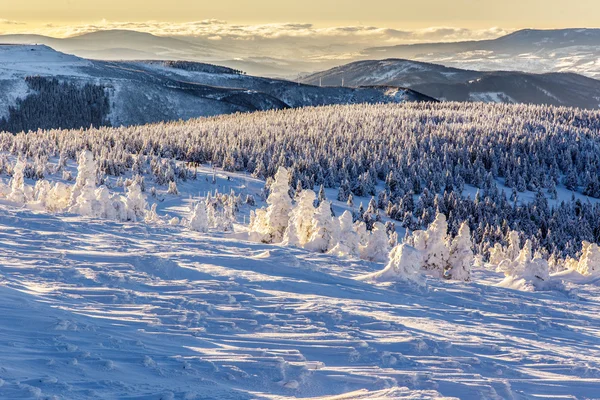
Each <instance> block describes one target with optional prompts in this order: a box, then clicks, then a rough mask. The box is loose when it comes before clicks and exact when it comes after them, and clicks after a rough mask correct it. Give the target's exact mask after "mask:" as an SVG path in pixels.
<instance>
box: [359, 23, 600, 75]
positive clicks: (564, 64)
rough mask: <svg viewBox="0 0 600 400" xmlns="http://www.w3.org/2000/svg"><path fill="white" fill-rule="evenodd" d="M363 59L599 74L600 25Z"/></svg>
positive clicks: (372, 52) (403, 49)
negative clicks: (407, 60)
mask: <svg viewBox="0 0 600 400" xmlns="http://www.w3.org/2000/svg"><path fill="white" fill-rule="evenodd" d="M361 57H362V58H365V59H387V58H403V59H410V60H415V61H425V62H435V63H438V64H442V65H445V66H454V67H461V68H467V69H475V70H509V71H524V72H537V73H547V72H573V73H578V74H582V75H586V76H588V77H592V78H594V77H600V29H555V30H537V29H524V30H520V31H517V32H514V33H511V34H509V35H506V36H502V37H500V38H498V39H493V40H480V41H466V42H456V43H426V44H413V45H400V46H391V47H375V48H370V49H366V50H365V51H364V52H363V53H362V54H361Z"/></svg>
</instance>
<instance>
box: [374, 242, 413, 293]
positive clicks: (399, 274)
mask: <svg viewBox="0 0 600 400" xmlns="http://www.w3.org/2000/svg"><path fill="white" fill-rule="evenodd" d="M422 266H423V255H422V253H421V252H420V251H419V250H417V249H415V248H414V247H411V246H409V245H407V244H399V245H397V246H396V247H394V248H393V249H392V251H391V252H390V254H389V261H388V264H387V265H386V267H385V268H384V269H383V270H382V271H380V272H376V273H374V274H371V275H368V276H366V277H365V278H366V279H367V280H373V281H379V282H396V281H400V282H409V283H413V284H417V285H424V283H425V278H424V277H423V275H421V269H422Z"/></svg>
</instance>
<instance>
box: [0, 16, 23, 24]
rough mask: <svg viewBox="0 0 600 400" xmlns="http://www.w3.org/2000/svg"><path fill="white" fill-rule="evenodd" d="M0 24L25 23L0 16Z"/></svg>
mask: <svg viewBox="0 0 600 400" xmlns="http://www.w3.org/2000/svg"><path fill="white" fill-rule="evenodd" d="M0 25H26V23H25V22H19V21H11V20H9V19H4V18H0Z"/></svg>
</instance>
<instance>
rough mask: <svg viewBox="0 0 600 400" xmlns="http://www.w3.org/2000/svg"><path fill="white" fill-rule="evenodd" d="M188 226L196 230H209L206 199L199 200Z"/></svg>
mask: <svg viewBox="0 0 600 400" xmlns="http://www.w3.org/2000/svg"><path fill="white" fill-rule="evenodd" d="M188 226H189V228H190V229H191V230H193V231H196V232H204V233H206V232H208V214H207V213H206V203H205V202H204V201H199V202H197V203H196V205H195V206H194V209H193V211H192V215H191V216H190V219H189V225H188Z"/></svg>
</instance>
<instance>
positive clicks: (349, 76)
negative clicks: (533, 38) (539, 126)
mask: <svg viewBox="0 0 600 400" xmlns="http://www.w3.org/2000/svg"><path fill="white" fill-rule="evenodd" d="M342 78H343V79H344V82H345V84H346V85H348V86H355V87H357V86H363V85H399V86H402V87H409V88H412V89H414V90H417V91H419V92H421V93H424V94H426V95H428V96H432V97H435V98H437V99H440V100H451V101H484V102H496V103H528V104H551V105H558V106H572V107H581V108H589V109H591V108H598V107H599V106H600V81H598V80H596V79H592V78H588V77H585V76H582V75H577V74H572V73H548V74H531V73H524V72H512V71H490V72H480V71H473V70H463V69H458V68H451V67H444V66H442V65H437V64H431V63H423V62H417V61H409V60H403V59H386V60H369V61H357V62H354V63H350V64H347V65H343V66H340V67H336V68H332V69H330V70H327V71H324V72H319V73H315V74H312V75H309V76H307V77H305V78H303V80H302V82H304V83H308V84H322V85H326V86H328V85H340V84H341V82H342Z"/></svg>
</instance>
